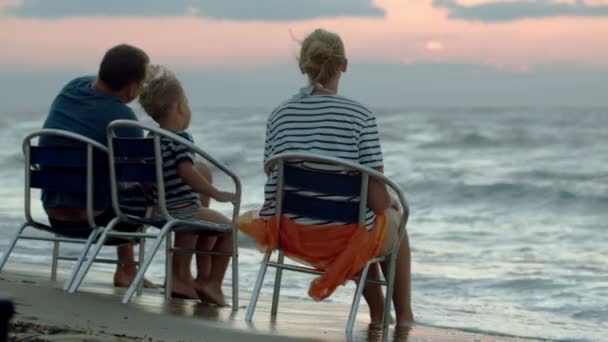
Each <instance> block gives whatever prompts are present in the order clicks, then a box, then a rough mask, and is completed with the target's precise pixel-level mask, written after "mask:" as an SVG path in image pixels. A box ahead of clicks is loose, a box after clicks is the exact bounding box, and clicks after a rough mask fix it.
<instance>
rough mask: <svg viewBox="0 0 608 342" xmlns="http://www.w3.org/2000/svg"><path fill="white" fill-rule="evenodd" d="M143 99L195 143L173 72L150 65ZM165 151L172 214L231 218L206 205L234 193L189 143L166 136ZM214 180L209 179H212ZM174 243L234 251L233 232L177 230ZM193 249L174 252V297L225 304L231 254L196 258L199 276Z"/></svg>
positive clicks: (150, 111)
mask: <svg viewBox="0 0 608 342" xmlns="http://www.w3.org/2000/svg"><path fill="white" fill-rule="evenodd" d="M139 102H140V104H141V105H142V107H143V108H144V110H145V111H146V113H148V115H150V117H152V119H154V121H156V122H157V123H158V124H159V125H160V127H161V128H163V129H166V130H168V131H171V132H173V133H175V134H177V135H179V136H181V137H182V138H185V139H187V140H189V141H191V142H193V143H194V141H193V139H192V136H191V135H190V134H189V133H188V132H186V129H188V126H189V124H190V117H191V112H190V108H189V106H188V99H187V97H186V94H185V92H184V90H183V88H182V86H181V84H180V82H179V80H178V79H177V77H176V76H175V74H173V73H172V72H171V71H169V70H168V69H166V68H164V67H162V66H151V67H150V68H149V74H148V78H147V80H146V82H145V84H144V89H143V91H142V93H141V95H140V98H139ZM161 149H162V156H163V170H164V182H165V198H166V204H167V210H168V212H169V214H170V215H171V216H173V217H175V218H180V219H192V220H204V221H209V222H215V223H220V224H229V223H230V221H229V220H228V219H227V218H226V217H224V216H223V215H222V214H220V213H218V212H216V211H214V210H211V209H209V208H206V207H205V205H204V204H207V206H208V201H209V198H213V199H215V200H216V201H218V202H230V201H232V200H233V198H234V194H232V193H229V192H223V191H219V190H218V189H216V188H215V187H214V186H213V185H212V184H211V183H210V182H209V181H208V180H207V179H206V178H205V176H204V175H205V174H206V173H207V172H208V170H207V169H206V168H205V167H204V165H202V164H200V163H197V162H196V161H195V156H194V154H193V153H192V152H191V151H190V150H189V149H188V148H187V147H186V146H184V145H181V144H179V143H175V142H174V141H172V140H169V139H166V138H162V139H161ZM208 178H210V177H208ZM175 246H176V247H179V248H188V249H194V248H196V249H204V250H210V251H215V252H229V251H231V250H232V236H231V235H220V236H219V237H207V236H199V235H191V234H183V233H181V234H180V233H176V234H175ZM191 261H192V254H191V253H175V254H174V255H173V260H172V263H173V274H172V279H173V289H172V296H173V297H178V298H186V299H198V298H200V299H201V300H203V301H208V302H211V303H215V304H217V305H220V306H225V305H226V302H225V299H224V295H223V292H222V282H223V279H224V275H225V273H226V268H227V267H228V263H229V261H230V257H228V256H216V255H214V256H210V255H198V256H197V272H198V275H197V278H196V280H194V279H193V277H192V274H191V272H190V263H191Z"/></svg>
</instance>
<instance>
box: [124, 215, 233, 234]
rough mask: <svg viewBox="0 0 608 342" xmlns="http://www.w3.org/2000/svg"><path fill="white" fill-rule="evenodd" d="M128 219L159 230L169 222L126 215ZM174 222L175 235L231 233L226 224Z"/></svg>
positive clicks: (189, 221) (188, 221) (230, 227)
mask: <svg viewBox="0 0 608 342" xmlns="http://www.w3.org/2000/svg"><path fill="white" fill-rule="evenodd" d="M128 218H129V221H132V222H136V223H141V224H144V225H149V226H152V227H155V228H159V229H160V228H162V227H163V226H164V225H166V224H167V223H168V222H169V220H166V219H154V218H143V217H137V216H131V215H128ZM176 221H178V223H177V224H176V226H177V227H176V228H175V229H173V231H174V232H177V233H185V234H196V235H218V234H228V233H232V226H231V225H227V224H217V223H213V222H207V221H191V220H180V219H176Z"/></svg>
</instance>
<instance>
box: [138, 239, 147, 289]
mask: <svg viewBox="0 0 608 342" xmlns="http://www.w3.org/2000/svg"><path fill="white" fill-rule="evenodd" d="M142 233H145V229H144V231H142ZM145 253H146V238H140V239H139V256H138V257H137V267H138V268H141V265H142V263H143V260H144V258H145ZM143 291H144V282H143V281H142V282H141V283H140V284H139V286H138V287H137V295H138V296H141V294H142V293H143Z"/></svg>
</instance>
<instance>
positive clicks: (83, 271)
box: [68, 217, 119, 293]
mask: <svg viewBox="0 0 608 342" xmlns="http://www.w3.org/2000/svg"><path fill="white" fill-rule="evenodd" d="M118 222H119V218H118V217H116V218H114V219H113V220H112V221H110V223H109V224H108V226H107V227H105V228H104V229H103V232H102V233H101V236H100V237H99V239H98V240H97V244H96V245H95V248H94V249H93V252H92V255H91V257H90V258H88V259H87V262H86V263H85V264H84V267H82V269H81V270H80V272H79V273H78V275H77V276H76V279H75V280H74V283H73V284H72V286H71V287H70V289H69V291H68V292H69V293H74V292H76V291H77V290H78V288H79V287H80V284H82V281H83V280H84V277H85V276H86V274H87V273H88V272H89V269H90V268H91V265H92V264H93V262H95V258H97V255H98V254H99V251H101V248H102V247H103V244H104V243H105V241H106V239H107V237H108V233H109V232H110V231H111V230H112V229H114V226H115V225H116V224H117V223H118Z"/></svg>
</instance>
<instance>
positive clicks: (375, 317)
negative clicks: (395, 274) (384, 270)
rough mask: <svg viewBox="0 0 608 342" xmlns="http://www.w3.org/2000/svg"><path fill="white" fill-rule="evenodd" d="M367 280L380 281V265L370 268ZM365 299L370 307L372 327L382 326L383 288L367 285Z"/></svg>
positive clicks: (364, 289)
mask: <svg viewBox="0 0 608 342" xmlns="http://www.w3.org/2000/svg"><path fill="white" fill-rule="evenodd" d="M367 279H373V280H380V269H379V268H378V264H373V265H371V266H370V267H369V270H368V273H367ZM363 298H365V301H366V302H367V305H368V306H369V316H370V320H371V325H377V324H382V318H383V317H384V294H383V293H382V286H380V285H377V284H369V283H368V284H365V287H364V288H363Z"/></svg>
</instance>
